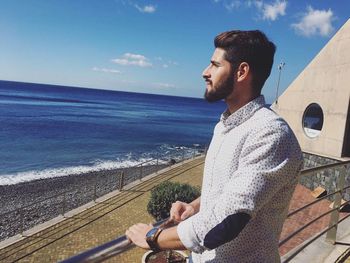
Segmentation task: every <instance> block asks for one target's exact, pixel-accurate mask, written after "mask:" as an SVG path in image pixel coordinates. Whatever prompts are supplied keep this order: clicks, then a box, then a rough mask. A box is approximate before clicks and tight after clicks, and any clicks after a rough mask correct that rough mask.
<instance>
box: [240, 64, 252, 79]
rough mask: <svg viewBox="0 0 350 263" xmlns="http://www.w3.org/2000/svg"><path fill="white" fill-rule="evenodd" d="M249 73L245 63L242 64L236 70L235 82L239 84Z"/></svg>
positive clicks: (247, 65)
mask: <svg viewBox="0 0 350 263" xmlns="http://www.w3.org/2000/svg"><path fill="white" fill-rule="evenodd" d="M249 72H250V67H249V64H248V63H247V62H242V63H241V64H239V66H238V68H237V82H241V81H244V80H246V79H247V77H248V74H249Z"/></svg>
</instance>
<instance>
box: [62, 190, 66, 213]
mask: <svg viewBox="0 0 350 263" xmlns="http://www.w3.org/2000/svg"><path fill="white" fill-rule="evenodd" d="M65 212H66V192H64V193H63V200H62V215H63V217H64V213H65Z"/></svg>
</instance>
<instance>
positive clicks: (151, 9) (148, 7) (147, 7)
mask: <svg viewBox="0 0 350 263" xmlns="http://www.w3.org/2000/svg"><path fill="white" fill-rule="evenodd" d="M135 7H136V9H137V10H139V11H140V12H141V13H149V14H151V13H154V12H155V11H156V7H155V6H154V5H145V6H143V7H142V6H139V5H137V4H135Z"/></svg>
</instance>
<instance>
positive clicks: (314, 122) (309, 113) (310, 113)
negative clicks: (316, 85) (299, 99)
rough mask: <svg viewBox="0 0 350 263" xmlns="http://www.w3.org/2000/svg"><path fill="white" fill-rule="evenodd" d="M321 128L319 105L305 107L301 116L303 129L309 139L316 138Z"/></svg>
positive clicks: (321, 119) (321, 114)
mask: <svg viewBox="0 0 350 263" xmlns="http://www.w3.org/2000/svg"><path fill="white" fill-rule="evenodd" d="M322 126H323V111H322V108H321V107H320V105H318V104H317V103H312V104H310V105H309V106H307V108H306V110H305V112H304V116H303V129H304V132H305V134H306V135H307V136H308V137H310V138H315V137H317V136H318V135H319V134H320V132H321V130H322Z"/></svg>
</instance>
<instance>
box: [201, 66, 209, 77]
mask: <svg viewBox="0 0 350 263" xmlns="http://www.w3.org/2000/svg"><path fill="white" fill-rule="evenodd" d="M202 77H203V78H205V79H207V78H210V71H209V66H208V67H206V68H205V69H204V70H203V73H202Z"/></svg>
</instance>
